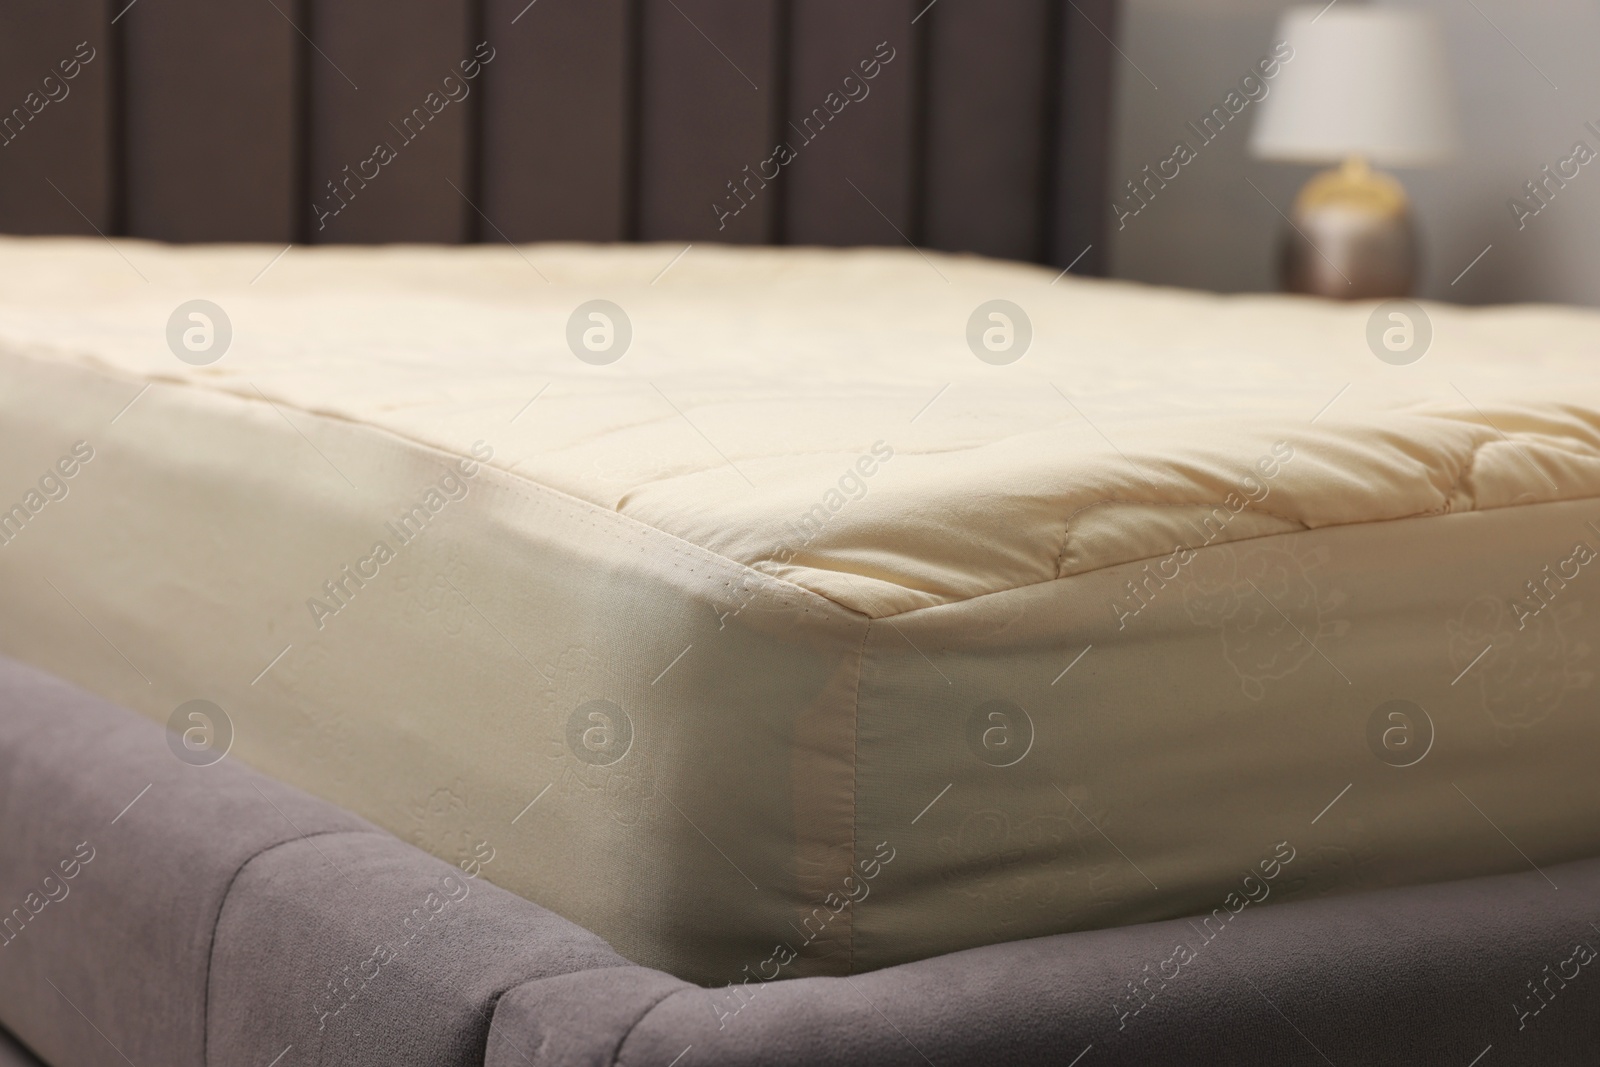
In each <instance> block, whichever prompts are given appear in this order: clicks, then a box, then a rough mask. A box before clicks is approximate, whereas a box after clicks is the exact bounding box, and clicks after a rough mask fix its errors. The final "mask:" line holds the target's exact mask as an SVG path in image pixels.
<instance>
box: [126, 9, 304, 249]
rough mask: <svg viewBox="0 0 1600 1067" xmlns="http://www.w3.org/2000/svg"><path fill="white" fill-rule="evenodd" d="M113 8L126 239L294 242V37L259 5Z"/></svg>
mask: <svg viewBox="0 0 1600 1067" xmlns="http://www.w3.org/2000/svg"><path fill="white" fill-rule="evenodd" d="M114 2H117V3H119V5H123V6H120V7H119V11H120V16H113V17H115V18H119V22H118V26H117V27H116V28H117V29H120V31H121V38H120V39H121V42H122V46H123V47H122V49H121V51H122V56H121V58H122V60H123V63H122V77H121V83H122V84H121V87H120V88H121V97H122V112H121V115H120V119H121V122H122V126H123V128H122V135H121V138H120V148H121V156H122V183H123V195H124V197H125V203H124V218H123V223H122V226H123V228H124V229H125V230H126V232H127V233H129V234H131V235H132V236H135V237H153V238H157V239H159V240H163V241H289V240H293V239H294V238H295V237H296V236H297V235H298V234H299V232H300V228H301V219H302V212H303V211H304V210H305V208H304V197H303V195H302V190H301V184H300V160H301V158H302V155H301V153H302V144H301V141H302V131H301V129H300V124H299V122H298V118H299V108H298V101H299V99H300V91H301V77H300V73H301V72H300V52H301V47H300V45H301V40H300V36H299V34H298V33H296V32H295V28H294V27H293V26H292V25H290V24H289V21H288V19H287V18H286V17H285V16H284V15H283V14H280V13H279V11H277V10H275V9H274V7H273V4H271V3H267V2H266V0H260V2H257V0H160V3H138V4H134V5H133V6H131V7H127V6H125V5H126V0H114ZM275 2H279V3H280V6H284V5H282V3H281V0H275ZM291 9H292V8H291ZM117 40H118V36H117V34H116V33H113V34H112V35H111V36H110V38H109V40H108V44H107V49H108V51H109V50H111V49H112V48H114V47H115V45H116V42H117Z"/></svg>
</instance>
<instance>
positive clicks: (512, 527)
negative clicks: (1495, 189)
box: [0, 239, 1600, 984]
mask: <svg viewBox="0 0 1600 1067" xmlns="http://www.w3.org/2000/svg"><path fill="white" fill-rule="evenodd" d="M280 253H282V254H281V255H280ZM996 300H1003V301H1007V302H1009V303H1008V304H1006V305H993V304H991V302H992V301H996ZM195 301H204V302H205V303H199V304H197V303H194V302H195ZM594 301H605V302H606V303H605V304H595V303H593V302H594ZM1019 310H1020V314H1019V313H1018V312H1019ZM1403 313H1404V315H1405V316H1406V318H1405V319H1403V320H1402V319H1390V318H1388V317H1387V314H1388V312H1387V310H1383V309H1380V310H1378V311H1375V309H1374V307H1373V305H1371V304H1359V305H1333V304H1323V303H1317V302H1312V301H1307V300H1301V299H1296V298H1285V297H1216V296H1209V295H1201V294H1195V293H1187V292H1176V291H1162V290H1152V289H1147V288H1142V287H1138V286H1133V285H1128V284H1121V283H1110V282H1100V281H1088V280H1081V279H1078V278H1075V277H1072V276H1070V275H1068V276H1065V277H1057V276H1056V275H1055V273H1054V272H1051V271H1046V270H1042V269H1039V268H1033V267H1026V266H1020V265H1015V264H1003V263H995V262H987V261H982V260H977V259H972V258H965V257H953V256H944V255H935V254H932V253H929V254H926V255H925V254H922V253H917V252H912V251H905V252H895V251H810V250H735V249H729V248H712V247H704V246H696V247H693V248H691V249H689V250H688V251H687V252H685V251H684V250H683V249H682V248H680V247H676V246H672V247H668V246H633V247H627V248H591V247H576V246H526V247H519V248H492V247H477V248H464V249H421V248H405V247H395V248H384V249H304V248H299V247H295V248H291V249H289V250H287V251H284V250H280V249H274V248H265V247H252V246H239V247H215V246H213V247H202V248H186V249H179V248H170V247H163V246H158V245H153V244H147V243H140V242H122V241H118V242H104V241H76V240H19V239H8V240H3V241H0V590H3V591H4V593H3V595H4V598H5V603H6V608H5V610H4V611H3V612H0V651H3V652H5V653H6V654H9V655H13V656H16V657H19V658H22V659H25V660H29V661H31V662H33V663H36V664H38V665H41V666H43V667H45V668H47V669H49V670H51V671H53V672H55V673H57V674H59V675H61V676H63V677H66V678H69V679H71V680H73V681H76V682H78V683H79V684H81V685H84V686H86V687H88V688H91V689H93V690H96V691H98V692H100V693H101V694H103V695H105V696H108V697H110V698H113V699H115V700H117V701H119V702H122V703H125V704H128V705H129V706H132V707H135V708H137V709H139V710H140V711H142V712H144V713H145V714H148V715H150V716H152V717H154V718H156V719H158V720H159V721H163V722H168V723H170V724H172V725H173V726H174V727H175V732H174V734H173V737H174V741H173V745H174V758H178V759H185V760H190V761H196V762H205V761H207V760H210V759H215V758H222V757H224V753H226V756H225V758H233V759H240V760H243V761H245V762H247V763H249V764H252V765H254V766H256V767H258V768H260V769H262V770H265V771H267V772H268V773H270V774H272V775H274V776H276V777H278V778H281V779H284V780H286V781H289V782H291V783H293V784H296V785H299V786H301V787H303V788H305V789H307V790H309V791H312V792H314V793H317V794H320V795H321V796H323V797H326V798H328V799H330V800H332V801H334V802H336V803H338V804H341V805H344V806H345V807H348V808H350V809H352V810H354V811H356V812H358V813H360V814H361V815H363V816H365V817H367V818H369V819H371V820H373V821H374V822H377V823H378V824H380V825H382V826H384V827H386V828H388V829H390V830H392V831H394V832H395V833H397V834H399V835H400V836H402V837H404V838H406V839H407V840H410V841H412V842H414V843H416V844H418V845H420V846H422V847H423V848H425V849H427V850H429V851H431V852H433V853H435V854H436V855H439V856H441V857H443V858H445V859H448V860H450V861H451V862H456V863H459V864H461V865H463V866H464V867H466V868H469V869H470V870H471V871H473V872H474V873H476V874H480V875H481V876H482V877H484V878H487V879H489V880H490V881H493V882H495V883H497V884H499V885H501V886H504V887H506V888H508V889H511V890H513V891H515V892H517V893H520V894H522V895H524V896H527V897H529V898H531V899H533V900H535V901H537V902H539V903H541V904H544V905H546V906H548V907H550V908H552V909H554V910H555V911H557V912H559V913H561V914H563V915H565V916H567V917H569V918H571V919H573V920H575V921H577V922H579V923H581V924H583V925H585V926H588V927H589V928H591V929H593V930H595V931H597V932H599V933H600V934H602V935H603V936H604V937H606V938H607V939H609V940H610V941H611V942H612V943H613V944H614V945H616V947H617V948H618V949H619V951H621V952H623V953H624V954H625V955H627V956H629V957H630V958H632V959H635V960H637V961H639V962H642V963H645V964H649V965H652V966H657V967H661V968H663V969H666V970H669V971H672V972H674V973H676V974H678V975H681V976H684V977H688V978H690V979H692V980H695V981H699V982H703V983H706V984H722V983H727V982H734V983H738V982H741V981H745V980H747V979H749V978H750V977H751V976H752V975H758V976H760V977H762V978H770V977H776V976H777V975H778V974H782V975H783V976H785V977H795V976H804V975H816V974H848V973H855V972H860V971H864V970H870V969H873V968H877V967H882V966H885V965H889V964H893V963H898V962H903V961H907V960H912V959H917V958H922V957H926V956H931V955H935V954H939V953H943V952H948V951H953V950H956V949H961V948H966V947H971V946H975V945H980V944H985V943H990V942H995V941H1002V940H1008V939H1015V938H1021V937H1029V936H1035V935H1041V934H1047V933H1057V932H1065V931H1071V930H1078V929H1086V928H1094V927H1105V926H1112V925H1120V924H1126V923H1131V922H1137V921H1143V920H1151V919H1158V918H1169V917H1174V916H1179V915H1200V914H1209V915H1211V916H1212V917H1213V919H1212V921H1214V922H1216V923H1221V922H1225V921H1226V920H1227V917H1228V916H1230V915H1233V914H1237V913H1238V912H1239V911H1240V910H1242V909H1244V908H1246V907H1254V906H1259V905H1262V904H1270V903H1275V902H1277V901H1280V900H1285V899H1292V898H1296V897H1305V896H1312V895H1317V894H1320V893H1325V892H1331V891H1337V890H1349V889H1357V888H1364V887H1377V886H1386V885H1397V884H1406V883H1416V882H1424V881H1433V880H1439V879H1445V878H1453V877H1463V876H1469V875H1475V874H1487V873H1495V872H1500V871H1510V870H1517V869H1529V868H1542V867H1543V866H1544V865H1547V864H1552V863H1555V862H1557V861H1560V860H1565V859H1572V858H1577V857H1582V856H1587V855H1592V854H1595V853H1597V852H1600V777H1597V776H1595V775H1593V774H1592V773H1591V772H1590V770H1589V767H1590V764H1591V763H1592V757H1593V753H1594V751H1595V747H1596V744H1597V742H1600V724H1597V723H1596V716H1595V707H1594V700H1593V695H1592V694H1593V691H1594V689H1593V665H1592V656H1593V649H1594V647H1595V646H1596V643H1597V639H1600V632H1597V628H1600V611H1597V607H1600V577H1596V571H1600V567H1596V566H1594V565H1593V564H1594V560H1595V558H1596V555H1597V553H1600V525H1597V523H1600V501H1597V499H1596V498H1597V497H1600V375H1597V374H1596V366H1597V361H1600V331H1597V327H1600V316H1596V315H1595V314H1593V313H1589V312H1581V311H1576V310H1570V309H1558V308H1535V307H1523V308H1505V309H1463V308H1456V307H1449V306H1442V305H1431V304H1430V305H1424V306H1422V307H1421V308H1417V307H1415V306H1413V307H1411V308H1409V309H1403ZM995 316H998V317H995ZM1374 322H1377V323H1378V327H1379V328H1378V330H1377V331H1376V332H1374V330H1373V328H1372V324H1373V323H1374ZM1395 324H1399V325H1400V326H1401V327H1403V328H1404V329H1407V330H1412V331H1418V330H1420V331H1421V336H1423V338H1424V341H1425V347H1426V353H1425V355H1423V357H1422V358H1421V359H1419V360H1416V361H1415V362H1409V363H1404V364H1401V363H1398V362H1396V361H1395V360H1394V358H1393V355H1394V354H1393V353H1392V352H1389V353H1388V356H1387V357H1386V358H1380V357H1379V355H1377V354H1375V353H1377V352H1380V351H1387V350H1385V349H1384V348H1383V346H1382V344H1381V338H1382V337H1383V333H1384V331H1385V330H1387V329H1391V328H1394V325H1395ZM1413 336H1415V334H1414V335H1413ZM1008 346H1009V347H1008ZM1024 349H1025V350H1024ZM1019 351H1020V352H1021V353H1022V354H1021V356H1020V358H1013V357H1014V356H1015V355H1016V354H1017V353H1018V352H1019ZM196 701H202V702H204V703H195V702H196Z"/></svg>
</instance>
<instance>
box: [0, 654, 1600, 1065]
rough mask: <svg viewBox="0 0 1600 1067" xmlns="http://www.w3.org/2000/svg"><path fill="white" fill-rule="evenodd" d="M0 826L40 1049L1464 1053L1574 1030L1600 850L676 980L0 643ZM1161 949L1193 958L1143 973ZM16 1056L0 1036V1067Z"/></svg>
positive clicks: (1592, 1036) (1292, 1058)
mask: <svg viewBox="0 0 1600 1067" xmlns="http://www.w3.org/2000/svg"><path fill="white" fill-rule="evenodd" d="M0 827H3V836H0V908H3V915H4V919H5V924H6V925H4V926H3V929H4V933H3V939H0V1025H3V1026H4V1027H6V1028H9V1029H10V1030H11V1031H12V1032H13V1033H15V1034H16V1035H17V1036H18V1037H19V1038H20V1039H21V1040H22V1041H24V1042H26V1044H27V1045H29V1046H30V1047H31V1048H33V1049H34V1050H36V1051H37V1052H38V1053H39V1054H40V1055H41V1056H42V1057H43V1058H44V1059H45V1060H46V1061H47V1062H48V1063H50V1064H52V1065H54V1067H89V1065H100V1064H123V1063H128V1064H134V1065H136V1067H201V1065H203V1064H210V1065H217V1067H223V1065H226V1067H235V1065H244V1067H298V1065H302V1064H338V1065H340V1067H358V1065H367V1064H371V1065H373V1067H380V1065H381V1067H411V1065H417V1067H454V1065H478V1064H487V1065H489V1067H580V1065H593V1067H613V1065H626V1067H671V1065H676V1067H706V1065H729V1067H731V1065H736V1064H741V1065H742V1064H763V1065H771V1067H802V1065H804V1067H817V1065H830V1064H837V1065H841V1067H843V1065H857V1064H873V1065H885V1067H888V1065H899V1064H904V1065H906V1067H919V1065H923V1064H929V1063H931V1064H938V1065H940V1067H954V1065H958V1064H1008V1065H1023V1064H1038V1065H1052V1067H1068V1065H1081V1067H1097V1065H1105V1064H1148V1063H1188V1064H1248V1063H1271V1064H1318V1065H1325V1064H1330V1063H1331V1064H1339V1065H1351V1064H1397V1065H1398V1064H1406V1065H1412V1064H1420V1063H1440V1064H1454V1065H1458V1067H1467V1065H1469V1064H1476V1065H1478V1067H1494V1065H1503V1064H1562V1063H1593V1062H1594V1055H1595V1050H1596V1049H1597V1048H1600V1012H1596V1011H1595V1009H1594V1005H1595V998H1596V996H1597V991H1596V989H1595V988H1593V987H1592V983H1595V982H1597V981H1600V979H1597V978H1596V977H1595V976H1594V975H1593V974H1591V973H1590V972H1591V971H1592V970H1593V969H1594V966H1595V960H1596V957H1595V951H1594V949H1593V948H1592V947H1590V946H1593V945H1595V944H1597V943H1600V930H1597V928H1596V927H1595V926H1594V925H1592V924H1593V923H1594V922H1595V921H1596V918H1597V917H1600V861H1588V862H1583V863H1573V864H1567V865H1565V866H1561V867H1554V868H1548V869H1547V870H1546V871H1545V872H1544V874H1545V875H1547V876H1548V878H1549V879H1550V880H1552V881H1553V882H1554V884H1556V885H1559V886H1560V889H1559V891H1556V890H1553V889H1552V888H1551V883H1550V882H1549V881H1547V880H1546V878H1545V877H1544V876H1541V875H1540V874H1538V873H1535V872H1533V871H1528V872H1526V873H1523V874H1516V875H1507V876H1501V877H1495V878H1482V879H1473V880H1470V881H1463V882H1455V883H1449V884H1445V885H1439V886H1428V887H1420V888H1414V889H1403V890H1389V891H1382V892H1375V893H1366V894H1359V895H1352V896H1343V897H1335V898H1326V899H1322V900H1316V901H1310V902H1306V903H1290V904H1281V905H1277V906H1274V907H1268V908H1262V909H1260V910H1256V909H1250V910H1249V911H1247V912H1245V913H1242V914H1240V915H1239V916H1238V917H1237V918H1236V919H1234V920H1233V921H1232V922H1230V923H1229V924H1228V926H1227V927H1226V929H1225V931H1224V932H1221V933H1218V934H1216V935H1215V938H1214V940H1212V941H1210V942H1202V940H1201V935H1200V934H1199V933H1198V932H1197V931H1196V929H1195V928H1194V927H1193V926H1191V925H1190V923H1189V922H1187V921H1184V920H1177V921H1172V922H1161V923H1151V924H1146V925H1140V926H1132V927H1124V928H1121V929H1116V930H1103V931H1096V932H1090V933H1080V934H1066V935H1060V936H1056V937H1044V938H1038V939H1035V940H1031V941H1021V942H1014V943H1011V944H1004V945H993V946H990V947H987V948H981V949H975V950H972V951H968V952H959V953H955V954H952V955H949V956H943V957H939V958H937V959H931V960H925V961H922V962H920V963H914V964H909V965H906V966H901V967H892V968H888V969H885V970H881V971H875V972H872V973H869V974H864V975H859V976H856V977H854V978H811V979H791V980H781V981H774V982H770V983H763V982H761V981H760V980H759V978H756V979H754V980H752V981H751V982H749V983H746V984H744V985H742V986H739V987H728V988H724V989H715V990H706V989H701V988H698V987H695V986H692V985H690V984H688V983H686V982H683V981H681V980H679V979H677V978H673V977H671V976H670V975H666V974H663V973H661V972H659V971H652V970H648V969H646V968H642V967H636V966H633V965H631V964H630V963H629V962H628V961H627V960H625V959H623V958H622V957H620V956H618V955H617V954H616V953H615V952H613V951H612V950H611V948H610V947H609V946H607V945H606V944H605V942H603V941H601V940H600V939H599V938H598V937H596V936H595V935H593V934H591V933H589V932H587V931H585V930H583V929H581V928H580V927H578V926H575V925H573V924H572V923H569V922H567V921H566V920H564V919H561V918H559V917H558V916H555V915H552V914H550V913H549V912H547V911H545V910H544V909H543V908H540V907H539V906H538V905H536V904H532V903H530V902H528V901H526V900H523V899H521V898H520V897H516V896H513V895H512V894H510V893H507V892H505V891H503V890H500V889H497V888H495V887H494V886H492V885H489V884H488V883H486V882H483V881H481V880H478V879H474V878H472V877H470V876H469V872H465V871H462V870H459V869H457V868H454V867H451V866H450V865H449V864H447V863H445V862H443V861H441V860H437V859H434V858H433V857H431V856H429V855H427V854H425V853H423V852H421V851H419V850H417V849H415V848H413V847H412V846H410V845H408V844H405V843H404V842H401V841H399V840H398V839H396V838H394V837H392V836H390V835H388V834H387V833H384V832H383V831H381V830H378V829H377V828H375V827H373V826H371V825H370V824H368V823H366V822H364V821H362V820H361V819H358V818H357V817H355V816H354V815H351V814H348V813H347V812H344V811H341V810H340V809H338V808H336V807H334V806H333V805H330V804H327V803H324V802H322V801H319V800H316V799H314V798H312V797H310V796H307V795H306V794H304V793H301V792H300V791H298V790H296V789H292V788H290V787H288V786H285V785H283V784H281V783H279V782H276V781H273V780H271V779H269V778H266V777H264V776H261V775H258V774H256V773H254V772H252V771H250V770H248V769H247V768H245V767H244V766H242V765H241V764H239V763H238V762H237V761H234V760H232V759H225V760H223V761H222V762H221V763H218V764H215V765H212V766H209V767H195V766H192V765H190V764H189V763H185V762H183V761H180V760H179V759H177V758H175V757H174V755H173V753H172V751H171V750H170V749H169V747H168V739H167V737H166V733H165V731H164V730H163V729H162V728H161V727H160V726H159V725H158V724H156V723H153V722H150V721H148V720H146V719H144V718H142V717H140V716H138V715H136V714H134V713H133V712H130V711H126V710H124V709H121V708H118V707H114V706H112V705H108V704H106V703H105V702H103V701H100V700H98V699H96V698H93V697H91V696H88V695H87V694H85V693H83V692H81V691H79V690H76V689H73V688H72V687H70V686H68V685H66V684H64V683H62V682H60V681H58V680H56V679H54V678H52V677H50V676H48V675H45V674H42V673H40V672H37V671H35V670H32V669H31V668H27V667H24V666H22V665H20V664H17V663H15V662H13V661H9V660H5V659H3V658H0ZM1176 944H1186V945H1190V946H1195V945H1199V946H1200V948H1199V949H1198V950H1195V956H1196V958H1194V959H1191V960H1189V961H1187V962H1185V963H1184V964H1183V965H1182V966H1181V967H1180V968H1179V970H1178V971H1177V972H1176V973H1173V972H1172V971H1171V969H1170V961H1171V960H1172V958H1173V956H1174V951H1173V948H1174V945H1176ZM1486 1049H1487V1050H1489V1051H1488V1052H1487V1054H1486V1055H1485V1054H1484V1053H1485V1050H1486ZM1480 1055H1482V1056H1483V1058H1482V1059H1481V1060H1479V1059H1475V1058H1474V1057H1478V1056H1480ZM1491 1057H1492V1058H1491ZM30 1062H31V1061H30V1060H29V1059H27V1058H25V1056H24V1054H21V1053H19V1052H18V1051H17V1050H15V1049H14V1048H11V1047H10V1046H9V1045H8V1043H7V1042H6V1041H5V1039H4V1036H3V1034H0V1067H10V1065H11V1064H13V1063H15V1064H25V1063H30Z"/></svg>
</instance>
